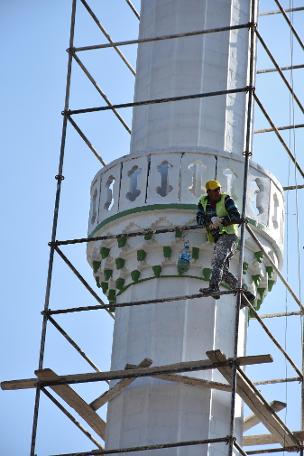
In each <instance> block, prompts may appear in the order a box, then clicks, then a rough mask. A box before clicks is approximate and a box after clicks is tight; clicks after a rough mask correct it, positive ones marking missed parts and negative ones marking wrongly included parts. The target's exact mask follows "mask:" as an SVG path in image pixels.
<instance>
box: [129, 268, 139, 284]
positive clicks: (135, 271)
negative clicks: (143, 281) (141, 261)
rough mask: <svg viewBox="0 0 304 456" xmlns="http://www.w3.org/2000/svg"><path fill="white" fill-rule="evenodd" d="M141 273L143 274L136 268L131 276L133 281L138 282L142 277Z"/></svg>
mask: <svg viewBox="0 0 304 456" xmlns="http://www.w3.org/2000/svg"><path fill="white" fill-rule="evenodd" d="M140 274H141V272H140V271H138V270H137V269H135V270H134V271H132V272H131V277H132V280H133V282H138V280H139V278H140Z"/></svg>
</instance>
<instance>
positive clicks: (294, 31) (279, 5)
mask: <svg viewBox="0 0 304 456" xmlns="http://www.w3.org/2000/svg"><path fill="white" fill-rule="evenodd" d="M274 1H275V3H276V4H277V5H278V8H279V10H280V12H281V13H282V15H283V17H284V19H285V21H286V22H287V24H288V26H289V27H290V30H291V31H292V33H293V34H294V36H295V37H296V40H297V41H298V43H299V45H300V46H301V48H302V50H303V51H304V43H303V41H302V39H301V38H300V35H299V34H298V32H297V31H296V29H295V28H294V26H293V23H292V22H291V20H290V19H289V17H288V16H287V14H286V12H285V11H284V8H283V7H282V5H281V3H280V2H279V0H274Z"/></svg>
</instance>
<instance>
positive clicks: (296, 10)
mask: <svg viewBox="0 0 304 456" xmlns="http://www.w3.org/2000/svg"><path fill="white" fill-rule="evenodd" d="M284 11H285V13H299V12H301V11H304V6H298V7H296V8H286V9H284ZM274 14H282V11H281V10H272V11H264V12H262V13H260V14H259V16H260V17H262V16H273V15H274Z"/></svg>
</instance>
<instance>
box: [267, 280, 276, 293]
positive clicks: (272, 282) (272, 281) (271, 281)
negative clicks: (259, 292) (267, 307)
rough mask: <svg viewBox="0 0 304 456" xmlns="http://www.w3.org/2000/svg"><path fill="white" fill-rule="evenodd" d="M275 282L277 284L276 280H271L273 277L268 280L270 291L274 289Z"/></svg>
mask: <svg viewBox="0 0 304 456" xmlns="http://www.w3.org/2000/svg"><path fill="white" fill-rule="evenodd" d="M274 284H275V280H271V279H269V280H268V291H271V290H272V287H273V286H274Z"/></svg>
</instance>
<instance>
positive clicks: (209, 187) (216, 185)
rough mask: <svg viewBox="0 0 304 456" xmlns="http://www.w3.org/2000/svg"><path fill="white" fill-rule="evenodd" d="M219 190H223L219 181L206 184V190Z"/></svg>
mask: <svg viewBox="0 0 304 456" xmlns="http://www.w3.org/2000/svg"><path fill="white" fill-rule="evenodd" d="M217 188H221V184H220V182H219V181H217V180H210V181H208V182H206V190H207V191H208V190H216V189H217Z"/></svg>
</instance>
